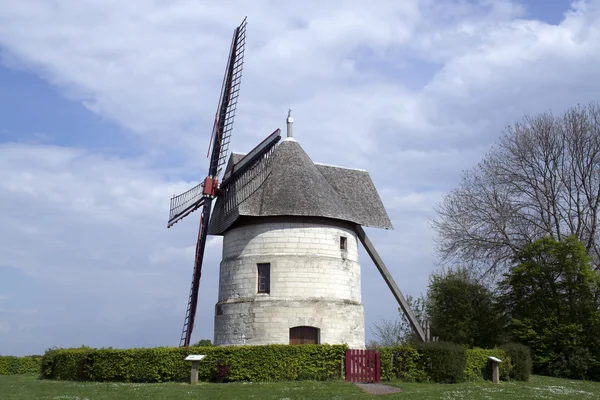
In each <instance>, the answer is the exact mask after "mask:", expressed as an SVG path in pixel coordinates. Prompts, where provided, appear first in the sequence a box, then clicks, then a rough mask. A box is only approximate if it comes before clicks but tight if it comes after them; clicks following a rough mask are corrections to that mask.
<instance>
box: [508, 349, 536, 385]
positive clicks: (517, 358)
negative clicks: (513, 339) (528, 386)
mask: <svg viewBox="0 0 600 400" xmlns="http://www.w3.org/2000/svg"><path fill="white" fill-rule="evenodd" d="M500 348H501V349H502V350H504V351H505V352H506V354H507V355H508V357H509V358H510V363H511V369H510V379H514V380H516V381H525V382H526V381H528V380H529V376H530V375H531V366H532V361H531V352H530V350H529V347H527V346H525V345H522V344H520V343H506V344H503V345H502V346H500Z"/></svg>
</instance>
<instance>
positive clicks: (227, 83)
mask: <svg viewBox="0 0 600 400" xmlns="http://www.w3.org/2000/svg"><path fill="white" fill-rule="evenodd" d="M245 43H246V18H244V20H243V21H242V23H241V24H240V25H239V26H238V27H237V28H236V29H235V30H234V31H233V39H232V42H231V48H230V50H229V58H228V60H227V67H226V68H225V76H224V78H223V84H222V87H221V94H220V96H219V103H218V106H217V113H216V115H215V121H214V126H213V130H212V135H211V141H210V145H209V154H208V155H209V157H210V163H209V169H208V176H207V177H206V178H205V179H204V182H203V183H201V184H199V185H196V186H195V187H193V188H192V189H190V190H188V191H187V192H184V193H182V194H180V195H178V196H174V197H173V198H172V199H171V207H170V210H169V221H168V223H167V227H170V226H172V225H173V224H175V223H176V222H177V221H179V220H181V219H182V218H184V217H186V216H187V215H189V214H191V213H192V212H193V211H195V210H197V209H198V208H201V209H202V212H201V215H200V226H199V228H198V240H197V242H196V251H195V259H194V273H193V275H192V284H191V287H190V295H189V298H188V305H187V310H186V313H185V320H184V323H183V330H182V333H181V340H180V343H179V345H180V346H186V347H187V346H189V345H190V339H191V336H192V331H193V330H194V322H195V319H196V308H197V305H198V290H199V288H200V277H201V275H202V261H203V258H204V249H205V247H206V236H207V234H208V223H209V221H210V212H211V206H212V201H213V199H214V197H215V196H216V195H217V190H218V187H219V182H218V177H219V174H220V170H221V167H222V166H223V164H224V163H225V157H227V153H228V151H229V141H230V139H231V131H232V128H233V120H234V117H235V111H236V108H237V101H238V96H239V90H240V83H241V79H242V67H243V64H244V48H245Z"/></svg>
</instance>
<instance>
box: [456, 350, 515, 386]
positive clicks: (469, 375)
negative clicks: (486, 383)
mask: <svg viewBox="0 0 600 400" xmlns="http://www.w3.org/2000/svg"><path fill="white" fill-rule="evenodd" d="M488 357H496V358H499V359H500V360H502V362H501V363H500V366H499V370H500V371H499V372H500V379H501V380H503V381H507V380H509V379H510V371H511V369H512V364H511V360H510V357H509V356H508V354H507V353H506V352H505V351H504V350H502V349H479V348H474V349H467V360H466V363H467V365H466V367H465V379H466V380H469V381H476V380H481V379H485V380H491V379H492V363H491V361H490V360H489V359H488Z"/></svg>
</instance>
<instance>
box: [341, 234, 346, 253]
mask: <svg viewBox="0 0 600 400" xmlns="http://www.w3.org/2000/svg"><path fill="white" fill-rule="evenodd" d="M347 248H348V238H347V237H346V236H340V249H341V250H346V249H347Z"/></svg>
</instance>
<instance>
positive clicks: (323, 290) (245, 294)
mask: <svg viewBox="0 0 600 400" xmlns="http://www.w3.org/2000/svg"><path fill="white" fill-rule="evenodd" d="M245 36H246V19H244V21H243V22H242V23H241V24H240V25H239V26H238V27H237V28H236V29H235V30H234V34H233V40H232V44H231V49H230V53H229V60H228V62H227V68H226V71H225V77H224V80H223V86H222V90H221V95H220V99H219V103H218V108H217V114H216V116H215V123H214V128H213V132H212V136H211V146H212V147H211V149H210V150H209V156H210V164H209V172H208V176H207V177H206V178H205V179H204V181H203V182H202V183H201V184H199V185H197V186H196V187H194V188H192V189H190V190H188V191H187V192H184V193H182V194H180V195H178V196H174V197H173V198H172V199H171V208H170V215H169V221H168V224H167V226H168V227H170V226H172V225H173V224H175V223H176V222H178V221H179V220H181V219H182V218H184V217H186V216H187V215H189V214H190V213H192V212H193V211H195V210H197V209H199V208H201V209H202V211H201V215H200V227H199V232H198V240H197V245H196V253H195V263H194V273H193V279H192V284H191V288H190V295H189V301H188V307H187V311H186V316H185V321H184V325H183V331H182V335H181V341H180V346H189V343H190V338H191V334H192V330H193V328H194V320H195V315H196V307H197V303H198V289H199V283H200V275H201V270H202V260H203V256H204V248H205V244H206V237H207V235H208V234H211V235H222V236H223V260H222V262H221V266H220V278H219V300H218V302H217V304H216V305H215V344H269V343H287V342H288V340H289V343H290V344H295V343H321V342H324V343H325V342H327V343H348V344H349V345H350V346H356V347H364V316H363V308H362V303H361V295H360V265H359V264H358V245H357V243H358V241H360V242H361V243H362V244H363V246H364V248H365V249H366V250H367V253H368V254H369V255H370V257H371V259H372V260H373V262H374V263H375V265H376V266H377V268H378V270H379V272H380V273H381V275H382V277H383V278H384V280H385V282H386V283H387V285H388V287H389V288H390V290H391V291H392V293H393V295H394V297H395V298H396V300H397V301H398V304H399V305H400V307H401V308H402V310H403V311H404V314H405V315H406V317H407V319H408V321H409V322H410V324H411V327H412V328H413V330H414V332H415V333H416V334H417V336H418V337H419V338H420V339H421V340H423V341H425V340H427V337H426V335H425V333H424V331H423V328H422V327H421V325H420V324H419V322H418V321H417V318H416V317H415V315H414V314H413V312H412V310H411V309H410V306H409V304H408V303H407V301H406V300H405V298H404V296H403V295H402V293H401V292H400V290H399V289H398V286H397V285H396V283H395V282H394V280H393V278H392V276H391V274H390V273H389V271H388V269H387V267H386V266H385V264H384V263H383V260H382V259H381V257H380V256H379V254H378V253H377V251H376V249H375V247H374V246H373V244H372V243H371V241H370V240H369V238H368V237H367V235H366V233H365V231H364V229H363V228H362V226H372V227H379V228H386V229H389V228H391V222H390V221H389V217H388V216H387V213H386V211H385V208H384V207H383V204H382V203H381V199H380V198H379V195H378V194H377V191H376V189H375V187H374V185H373V182H372V181H371V178H370V177H369V175H368V173H367V172H366V171H364V170H353V169H347V168H342V167H335V166H328V165H325V164H318V163H313V162H312V160H311V159H310V158H309V157H308V155H307V154H306V153H305V152H304V150H303V149H302V148H301V147H300V145H299V144H298V142H297V141H296V140H295V139H294V138H293V135H292V124H293V122H294V121H293V118H292V117H291V110H290V112H289V113H288V118H287V121H286V122H287V138H286V139H284V140H281V132H280V130H279V129H277V130H275V131H274V132H273V133H271V134H270V135H269V136H268V137H267V138H266V139H264V140H263V141H262V142H261V143H260V144H258V145H257V146H256V147H255V148H254V149H253V150H251V151H250V152H248V153H247V154H238V153H232V154H231V156H230V157H229V161H228V163H227V166H226V168H225V171H224V174H223V178H222V180H221V181H220V182H219V176H220V173H221V168H222V166H223V165H224V164H225V159H226V157H227V153H228V147H229V142H230V138H231V131H232V127H233V119H234V116H235V110H236V105H237V98H238V93H239V87H240V79H241V72H242V64H243V54H244V44H245ZM214 199H216V203H215V206H214V209H213V210H212V215H211V206H212V203H213V200H214Z"/></svg>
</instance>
